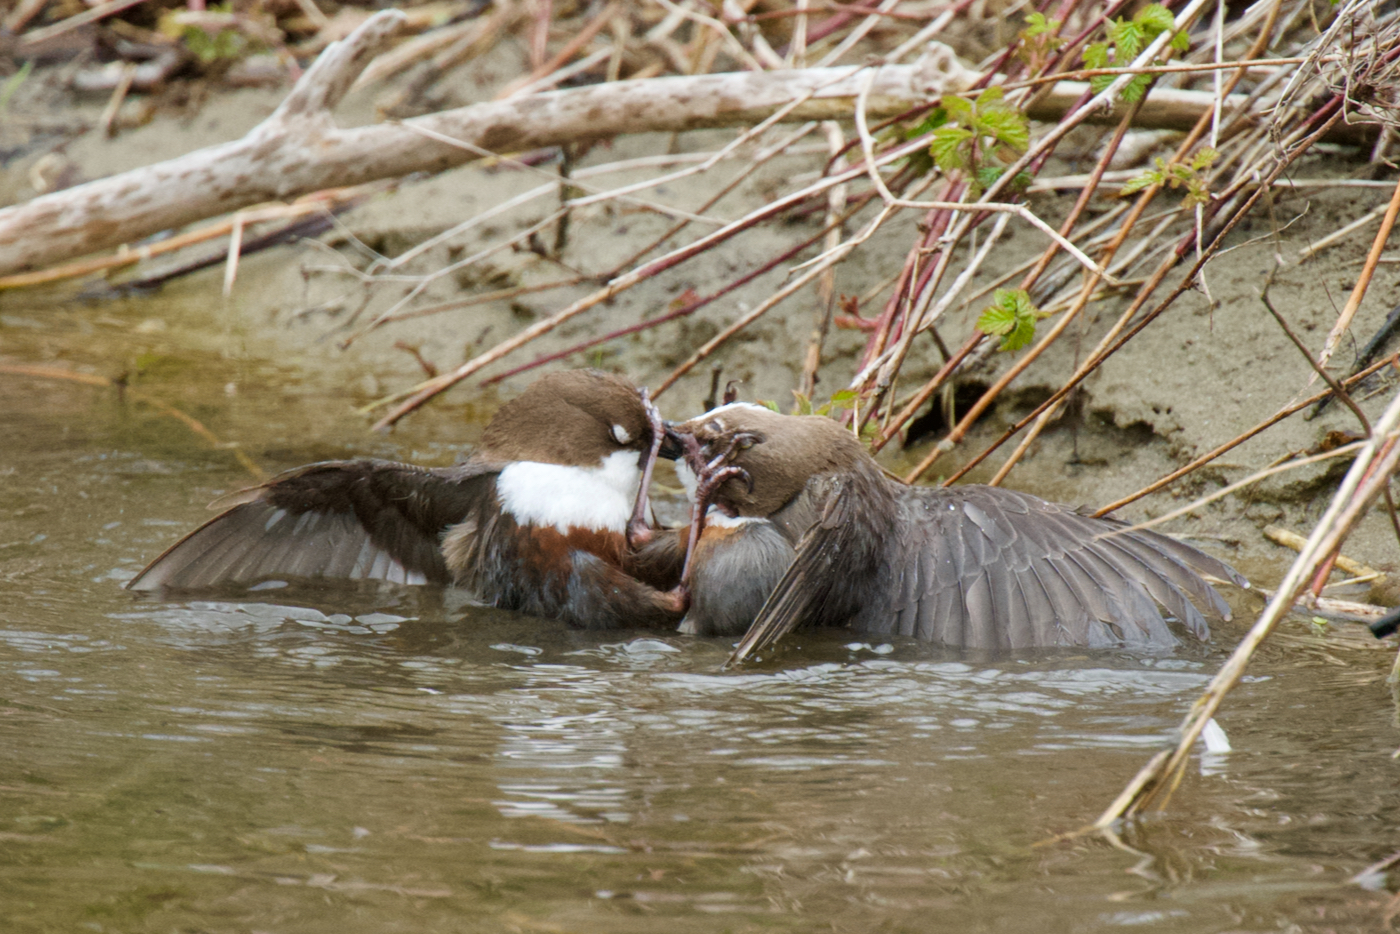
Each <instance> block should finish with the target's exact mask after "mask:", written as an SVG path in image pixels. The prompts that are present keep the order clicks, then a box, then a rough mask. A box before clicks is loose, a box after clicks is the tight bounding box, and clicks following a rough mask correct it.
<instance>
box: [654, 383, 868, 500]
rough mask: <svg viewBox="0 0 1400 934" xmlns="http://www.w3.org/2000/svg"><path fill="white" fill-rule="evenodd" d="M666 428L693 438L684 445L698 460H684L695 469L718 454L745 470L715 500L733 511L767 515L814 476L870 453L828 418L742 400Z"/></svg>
mask: <svg viewBox="0 0 1400 934" xmlns="http://www.w3.org/2000/svg"><path fill="white" fill-rule="evenodd" d="M670 430H671V431H672V432H674V433H675V434H676V435H678V436H681V439H680V440H681V441H682V442H683V441H684V436H687V435H689V436H691V437H693V438H694V440H695V442H697V443H698V444H692V445H689V448H690V450H691V452H692V454H691V457H690V458H688V460H691V459H693V460H695V461H698V463H688V466H689V467H690V469H691V470H692V471H694V472H695V473H697V474H699V473H701V472H702V470H703V469H704V468H705V467H706V465H708V464H710V463H711V462H713V461H714V460H715V458H720V459H721V461H720V463H719V464H716V465H715V466H733V467H739V468H742V469H743V470H744V472H745V473H747V475H748V482H746V481H745V480H744V479H742V478H737V477H736V478H734V479H731V480H729V481H728V482H726V483H725V484H724V485H723V486H722V487H721V488H720V491H719V494H718V496H717V497H716V499H715V505H717V506H719V507H720V508H721V509H723V510H724V511H725V512H727V513H729V514H731V515H737V516H771V515H772V514H773V513H775V512H777V511H778V510H779V509H781V508H782V507H783V506H784V505H786V504H787V503H788V502H789V501H791V500H792V498H793V497H794V496H796V495H797V494H798V493H800V492H801V491H802V489H803V487H805V486H806V485H807V482H808V481H809V480H811V479H812V478H813V477H817V476H821V475H823V474H829V473H838V472H844V471H847V470H851V469H853V468H855V467H856V466H857V465H858V464H860V463H861V462H862V461H863V459H868V457H869V455H867V454H866V453H865V448H864V447H862V446H861V443H860V441H859V440H857V439H856V437H855V436H854V435H852V434H851V432H850V431H848V430H847V429H845V428H842V427H841V426H840V425H839V424H837V423H836V422H835V421H833V420H832V419H829V418H826V417H824V416H820V415H780V414H778V413H777V412H774V411H772V410H770V409H766V408H764V407H763V406H759V405H750V404H748V403H743V402H736V403H731V404H729V405H722V406H720V407H719V408H717V409H713V410H711V411H709V412H706V413H705V414H704V415H701V416H698V417H696V418H692V419H691V420H690V421H688V422H682V423H680V424H678V425H672V426H671V427H670ZM682 446H685V445H684V444H682ZM750 482H751V483H752V486H750Z"/></svg>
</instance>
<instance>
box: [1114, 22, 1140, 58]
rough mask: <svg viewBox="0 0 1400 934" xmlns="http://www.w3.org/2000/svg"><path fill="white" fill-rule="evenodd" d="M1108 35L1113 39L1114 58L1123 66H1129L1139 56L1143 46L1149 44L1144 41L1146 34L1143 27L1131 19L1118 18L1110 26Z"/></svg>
mask: <svg viewBox="0 0 1400 934" xmlns="http://www.w3.org/2000/svg"><path fill="white" fill-rule="evenodd" d="M1108 37H1109V38H1110V39H1112V40H1113V53H1114V54H1113V57H1114V60H1115V61H1117V62H1119V63H1120V64H1121V66H1127V65H1128V64H1129V63H1130V62H1132V60H1133V59H1135V58H1137V55H1138V53H1139V52H1141V51H1142V47H1143V46H1144V45H1146V44H1147V43H1146V42H1145V41H1144V40H1145V38H1146V35H1145V33H1144V31H1143V28H1142V27H1141V26H1139V25H1138V24H1137V23H1135V22H1132V21H1131V20H1129V21H1127V22H1124V21H1123V20H1121V19H1120V20H1116V21H1115V22H1114V23H1113V25H1111V26H1109V27H1108Z"/></svg>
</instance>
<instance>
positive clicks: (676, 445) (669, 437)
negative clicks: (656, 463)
mask: <svg viewBox="0 0 1400 934" xmlns="http://www.w3.org/2000/svg"><path fill="white" fill-rule="evenodd" d="M662 428H663V430H662V435H661V449H660V450H658V451H657V452H656V456H657V457H664V458H666V459H667V460H668V461H673V460H678V459H679V458H680V457H681V456H682V455H684V454H685V447H684V446H683V445H682V444H681V436H680V435H679V434H678V433H677V432H676V423H675V422H662Z"/></svg>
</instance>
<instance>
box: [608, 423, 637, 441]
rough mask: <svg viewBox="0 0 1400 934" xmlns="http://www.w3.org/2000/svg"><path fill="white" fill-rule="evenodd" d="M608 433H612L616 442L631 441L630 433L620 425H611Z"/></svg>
mask: <svg viewBox="0 0 1400 934" xmlns="http://www.w3.org/2000/svg"><path fill="white" fill-rule="evenodd" d="M609 434H611V435H612V439H613V440H614V441H616V442H617V443H618V444H621V445H628V444H631V443H632V433H631V432H630V431H628V430H627V429H626V428H624V427H622V426H621V425H614V426H612V430H611V431H610V432H609Z"/></svg>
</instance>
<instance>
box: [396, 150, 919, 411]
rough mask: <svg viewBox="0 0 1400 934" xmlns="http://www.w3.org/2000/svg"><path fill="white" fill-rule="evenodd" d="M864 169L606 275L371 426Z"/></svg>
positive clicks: (416, 391) (896, 155)
mask: <svg viewBox="0 0 1400 934" xmlns="http://www.w3.org/2000/svg"><path fill="white" fill-rule="evenodd" d="M915 148H917V147H916V146H914V145H908V146H901V147H896V148H895V149H893V150H891V152H889V153H888V154H886V156H884V157H882V158H883V160H884V161H888V162H893V161H895V160H897V159H900V158H903V157H904V156H906V155H908V154H909V152H911V151H913V149H915ZM862 174H864V171H863V170H862V169H860V168H853V169H851V170H849V171H847V172H842V173H840V174H838V175H834V176H831V177H829V178H826V179H823V180H822V181H820V182H817V183H815V184H813V185H809V186H808V187H806V188H803V189H802V190H801V191H797V192H794V193H792V194H790V195H787V196H785V197H782V198H779V199H777V200H776V201H773V202H772V203H771V204H767V205H764V206H763V207H761V208H758V209H756V210H754V211H751V212H750V213H749V214H747V215H745V216H744V217H741V218H739V219H738V220H736V221H734V222H733V223H731V224H728V225H726V226H724V227H722V228H720V229H719V230H716V231H714V232H712V233H709V234H707V235H705V236H703V237H701V238H699V239H698V240H695V241H693V242H691V243H689V244H686V245H685V246H683V247H681V248H679V249H676V250H672V251H671V252H670V253H667V254H666V255H664V256H660V257H658V258H656V259H654V260H652V261H651V262H649V263H647V264H646V265H644V266H639V267H637V268H636V269H633V270H630V271H629V272H627V273H624V274H623V275H621V276H618V277H617V278H615V279H612V280H609V282H608V283H607V284H606V285H605V286H603V287H602V288H601V289H598V290H597V291H596V292H593V293H592V294H590V295H587V296H585V297H583V298H581V299H579V300H578V301H576V302H574V303H573V304H571V305H569V306H568V307H566V308H563V309H561V310H560V311H558V312H556V313H555V314H554V315H553V316H551V317H549V318H546V319H545V320H544V321H540V322H537V323H536V324H533V325H531V326H530V327H528V328H526V329H525V330H524V331H521V332H520V333H518V334H516V335H515V336H513V337H511V338H509V339H508V340H505V341H502V342H501V343H499V344H497V345H496V346H495V347H493V348H492V349H491V350H488V351H487V352H485V353H483V354H479V355H477V356H476V357H473V358H472V359H471V360H468V361H467V362H466V363H464V364H462V365H461V366H460V367H458V368H457V369H456V370H453V371H452V372H451V373H448V374H445V375H443V376H439V377H437V378H436V379H431V380H428V381H426V382H423V383H420V384H418V385H417V386H415V387H413V388H412V389H411V390H408V391H407V393H404V394H400V395H398V396H395V397H391V398H390V399H388V400H383V401H384V402H385V403H387V402H392V401H396V400H397V399H399V398H403V396H404V395H407V398H406V399H405V400H404V401H403V402H401V403H400V404H399V405H398V406H396V407H395V408H394V409H393V410H392V411H391V412H389V414H388V415H385V416H384V417H383V418H381V419H380V420H379V421H378V422H376V423H375V425H374V427H375V429H376V430H383V429H385V428H388V427H389V426H391V425H393V424H394V423H395V422H396V421H398V420H399V419H400V418H403V416H405V415H407V414H408V413H409V412H412V411H413V410H414V409H416V408H417V407H418V406H420V405H422V404H423V403H424V402H426V401H427V400H428V399H431V398H432V397H433V396H435V395H437V394H438V393H440V392H442V391H443V390H445V389H447V388H448V387H450V386H453V385H455V384H457V383H459V382H461V381H462V380H464V379H466V378H467V377H468V376H471V375H472V374H473V373H475V372H477V371H478V370H480V369H481V368H482V367H485V366H487V365H489V364H492V363H495V362H496V361H497V360H499V359H501V358H502V357H504V356H506V355H507V354H510V353H513V352H514V351H516V350H518V349H519V348H521V347H523V346H524V345H526V344H528V343H529V342H530V341H532V340H534V339H535V338H537V337H539V336H540V335H541V334H547V333H549V332H550V331H552V330H554V329H555V328H557V327H559V325H561V324H563V323H565V322H566V321H569V320H570V319H572V318H575V317H577V316H578V315H581V314H583V313H584V312H585V311H587V310H588V309H590V308H593V307H594V306H596V305H599V304H601V303H603V302H605V301H608V300H609V299H611V298H614V297H615V296H617V295H620V294H621V293H623V292H625V291H627V290H628V289H630V288H632V287H633V286H634V285H636V284H637V283H639V282H643V281H645V280H646V279H649V278H651V277H652V276H655V275H657V274H659V273H661V272H664V271H665V270H667V269H670V268H672V267H673V266H678V265H680V264H681V263H683V262H685V261H686V260H688V259H691V258H693V257H695V256H698V255H699V254H700V253H703V252H704V251H705V250H707V249H709V248H710V247H712V246H714V245H715V244H717V243H721V242H723V241H725V240H728V239H729V238H730V237H733V236H735V235H736V234H739V233H741V232H743V231H745V230H748V229H750V228H752V227H753V226H754V225H756V224H758V223H759V222H761V221H763V220H766V219H767V218H770V217H774V216H776V215H778V214H781V213H782V212H784V211H786V210H787V209H788V208H791V207H793V206H795V205H797V204H801V203H802V202H803V201H806V200H807V199H808V198H809V197H811V196H812V195H814V194H817V193H818V192H822V191H826V190H827V189H828V188H831V187H832V186H834V185H839V184H841V183H842V182H846V181H850V180H851V179H852V178H855V177H858V176H860V175H862ZM378 404H379V403H376V405H378Z"/></svg>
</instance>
